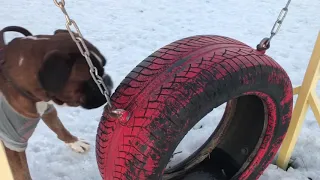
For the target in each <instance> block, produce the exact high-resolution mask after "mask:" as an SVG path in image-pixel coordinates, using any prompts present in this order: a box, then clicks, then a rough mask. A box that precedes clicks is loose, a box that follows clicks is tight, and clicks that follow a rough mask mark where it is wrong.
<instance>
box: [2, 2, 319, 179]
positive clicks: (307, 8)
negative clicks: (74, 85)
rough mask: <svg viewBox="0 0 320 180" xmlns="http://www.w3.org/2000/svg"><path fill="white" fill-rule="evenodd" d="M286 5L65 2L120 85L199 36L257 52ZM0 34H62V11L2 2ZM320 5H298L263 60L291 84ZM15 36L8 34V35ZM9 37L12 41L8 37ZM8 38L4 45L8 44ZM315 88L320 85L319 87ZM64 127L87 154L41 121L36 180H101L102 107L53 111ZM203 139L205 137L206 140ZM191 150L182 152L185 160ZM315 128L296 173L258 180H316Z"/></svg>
mask: <svg viewBox="0 0 320 180" xmlns="http://www.w3.org/2000/svg"><path fill="white" fill-rule="evenodd" d="M285 4H286V0H281V1H277V0H271V1H267V0H260V1H258V0H242V1H238V0H220V1H218V0H217V1H209V0H197V1H195V0H185V1H169V0H157V1H155V0H154V1H141V0H135V1H128V0H117V1H116V0H92V1H79V0H78V1H76V0H66V8H67V10H68V12H69V14H70V15H71V17H72V18H74V19H75V20H76V22H77V23H78V25H79V27H80V29H81V31H82V33H83V35H84V36H85V38H87V39H88V40H90V41H92V42H93V43H94V44H95V45H96V46H97V47H98V48H99V49H100V51H102V53H103V54H104V55H105V56H106V57H107V59H108V65H107V67H106V71H107V72H108V73H109V74H110V75H111V76H112V78H113V80H114V82H115V85H116V86H117V85H118V84H119V83H120V82H121V80H122V79H123V78H124V77H125V75H126V74H127V73H129V72H130V71H131V70H132V69H133V68H134V66H135V65H136V64H138V63H139V62H140V61H142V60H143V59H144V58H145V57H146V56H148V55H149V54H151V53H152V52H153V51H155V50H157V49H159V48H161V47H162V46H164V45H166V44H168V43H171V42H172V41H175V40H178V39H181V38H184V37H187V36H193V35H199V34H217V35H224V36H229V37H232V38H235V39H238V40H240V41H243V42H245V43H247V44H249V45H250V46H252V47H255V46H256V44H257V43H259V42H260V40H261V39H262V38H264V37H266V36H269V33H270V30H271V28H272V26H273V23H274V22H275V20H276V18H277V17H278V14H279V12H280V10H281V8H282V7H284V6H285ZM0 10H1V13H0V20H1V21H0V28H3V27H4V26H8V25H19V26H24V27H26V28H27V29H29V30H30V31H31V32H32V33H33V34H52V33H53V31H54V30H56V29H58V28H64V24H65V19H64V16H63V14H62V12H61V11H60V10H59V9H58V8H57V7H56V6H55V5H54V3H53V1H52V0H46V1H31V0H26V1H21V0H10V1H5V0H2V1H1V6H0ZM319 12H320V1H319V0H308V1H303V0H296V1H293V2H292V4H291V5H290V7H289V13H288V15H287V17H286V19H285V21H284V25H283V26H282V27H281V30H280V32H279V33H278V35H277V36H276V37H275V38H274V39H273V41H272V42H271V49H270V50H268V52H267V54H268V55H270V56H271V57H273V58H274V59H275V60H277V61H278V62H279V63H280V64H281V65H282V66H283V67H284V69H285V70H286V71H287V72H288V74H289V76H290V78H291V80H292V83H293V85H294V86H298V85H300V84H301V82H302V79H303V76H304V73H305V70H306V67H307V64H308V60H309V58H310V55H311V51H312V49H313V46H314V43H315V39H316V36H317V33H318V31H319V30H320V23H319V22H320V13H319ZM12 36H13V35H12ZM10 37H11V36H10ZM7 40H9V39H7ZM317 89H318V90H320V86H319V85H318V86H317ZM222 110H223V109H217V110H216V111H215V112H216V113H215V114H211V116H208V118H206V119H204V120H203V121H202V122H200V123H199V124H198V127H199V126H200V125H202V126H203V128H201V129H197V127H195V129H194V130H192V132H191V133H190V135H188V137H192V141H194V142H196V141H201V139H203V137H206V136H207V135H208V133H209V132H210V131H211V129H214V127H215V126H216V124H217V122H214V121H212V118H216V119H218V118H219V116H221V113H222ZM58 111H59V114H60V117H61V119H62V121H63V123H64V125H65V126H66V127H67V128H68V129H69V130H70V131H71V132H72V133H73V134H75V135H77V136H79V137H81V138H84V139H86V140H88V141H89V142H90V143H91V149H90V151H89V153H87V154H84V155H82V154H77V153H75V152H73V151H71V150H70V149H69V148H67V147H66V146H65V145H64V144H63V143H62V142H61V141H59V140H58V139H57V138H56V136H55V134H54V133H53V132H52V131H51V130H49V128H48V127H46V126H45V124H44V123H42V122H40V124H39V126H38V127H37V129H36V131H35V133H34V135H33V136H32V137H31V140H30V145H29V148H28V149H27V157H28V161H29V166H30V171H31V174H32V176H33V177H34V180H99V179H101V178H100V175H99V172H98V167H97V165H96V161H95V151H94V144H95V135H96V129H97V125H98V123H99V118H100V116H101V113H102V109H101V108H99V109H95V110H91V111H87V110H83V109H80V108H66V107H58ZM203 140H204V139H203ZM192 141H189V144H188V143H186V144H183V145H181V146H180V147H179V148H180V150H182V151H184V152H185V154H186V153H188V152H190V151H192V149H191V148H190V147H191V146H190V145H192V143H193V142H192ZM319 150H320V128H319V125H318V123H317V121H316V120H315V119H314V117H313V114H312V112H311V111H309V112H308V114H307V118H306V121H305V123H304V126H303V130H302V132H301V136H300V137H299V140H298V143H297V146H296V148H295V150H294V153H293V158H295V159H296V163H297V165H298V166H297V168H295V169H290V170H289V171H288V172H285V171H283V170H281V169H280V168H277V167H276V166H274V165H270V166H269V167H268V168H267V170H266V171H265V173H264V174H263V175H262V177H261V178H260V179H261V180H308V178H311V179H313V180H320V151H319Z"/></svg>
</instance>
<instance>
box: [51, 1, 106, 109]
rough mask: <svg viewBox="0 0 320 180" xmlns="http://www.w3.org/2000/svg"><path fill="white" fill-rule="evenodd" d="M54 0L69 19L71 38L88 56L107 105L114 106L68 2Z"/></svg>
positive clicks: (68, 25)
mask: <svg viewBox="0 0 320 180" xmlns="http://www.w3.org/2000/svg"><path fill="white" fill-rule="evenodd" d="M53 1H54V3H55V5H56V6H58V7H59V8H60V9H61V11H62V12H63V14H64V15H65V18H66V21H67V22H66V27H67V30H68V32H69V34H70V36H71V38H72V39H73V41H74V42H75V43H76V44H77V46H78V48H79V50H80V52H81V54H82V55H83V56H84V57H85V58H86V61H87V63H88V65H89V68H90V74H91V76H92V78H93V80H94V81H95V83H96V84H97V86H98V88H99V90H100V92H101V93H102V94H103V95H104V96H105V98H106V100H107V105H109V108H112V104H111V100H110V95H109V92H108V88H107V86H106V85H105V83H104V82H103V78H102V77H101V76H99V74H98V70H97V68H96V67H95V66H94V65H93V64H92V61H91V59H90V51H89V50H88V47H87V45H86V44H85V42H84V40H83V39H84V38H83V36H82V34H81V32H80V29H79V27H78V25H77V23H76V22H75V21H74V20H73V19H71V18H70V16H69V15H68V13H67V11H66V9H65V4H66V3H65V1H64V0H53ZM71 27H74V28H75V29H76V31H77V34H74V33H73V32H72V31H71ZM76 35H77V37H76Z"/></svg>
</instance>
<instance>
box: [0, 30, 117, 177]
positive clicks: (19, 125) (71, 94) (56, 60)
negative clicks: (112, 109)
mask: <svg viewBox="0 0 320 180" xmlns="http://www.w3.org/2000/svg"><path fill="white" fill-rule="evenodd" d="M8 31H15V32H19V33H22V34H24V36H23V37H17V38H14V39H13V40H11V41H10V42H9V43H8V44H5V41H4V33H5V32H8ZM85 43H86V45H87V47H88V49H89V51H90V59H91V60H92V63H93V65H94V66H95V67H96V68H97V70H98V74H99V75H100V76H101V77H103V80H104V82H105V84H106V85H107V86H108V88H109V90H111V89H112V88H113V87H112V86H113V83H112V80H111V78H110V76H108V75H107V74H105V73H104V66H105V64H106V60H105V58H104V57H103V55H102V54H101V53H100V52H99V50H98V49H97V48H96V47H95V46H94V45H93V44H91V43H90V42H88V41H87V40H85ZM0 91H1V95H0V143H1V142H2V143H3V145H4V147H5V151H6V154H7V157H8V161H9V165H10V167H11V170H12V173H13V176H14V179H15V180H30V179H32V178H31V175H30V172H29V168H28V163H27V158H26V153H25V150H26V148H27V145H28V139H29V138H30V137H31V135H32V134H33V132H34V130H35V128H36V126H37V123H38V122H39V120H40V119H42V120H43V121H44V123H45V124H46V125H47V126H48V127H49V128H50V129H51V130H52V131H53V132H54V133H55V134H56V135H57V138H59V139H60V140H61V141H63V142H64V143H65V144H66V145H68V146H69V147H70V148H71V149H72V150H74V151H76V152H78V153H83V152H86V151H88V149H89V143H88V142H86V141H85V140H83V139H82V138H79V137H76V136H74V135H73V134H72V133H70V132H69V131H68V130H67V129H66V128H65V127H64V126H63V124H62V123H61V121H60V119H59V117H58V113H57V110H56V109H55V106H54V104H57V105H67V106H70V107H82V108H84V109H88V110H89V109H94V108H98V107H100V106H102V105H104V104H105V103H106V99H105V97H104V96H103V95H102V94H101V92H100V90H99V89H98V87H97V85H96V84H95V82H94V80H93V78H92V77H91V75H90V72H89V66H88V64H87V62H86V60H85V58H84V57H83V56H82V55H81V53H80V51H79V50H78V47H77V45H76V44H75V42H74V41H73V40H72V38H71V36H70V34H69V33H68V31H67V30H62V29H58V30H56V31H55V32H54V33H53V35H36V36H33V35H32V34H31V33H30V32H29V31H28V30H27V29H25V28H23V27H19V26H8V27H5V28H4V29H2V30H1V31H0ZM109 93H110V92H109ZM0 176H1V175H0Z"/></svg>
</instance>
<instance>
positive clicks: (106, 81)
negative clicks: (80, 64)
mask: <svg viewBox="0 0 320 180" xmlns="http://www.w3.org/2000/svg"><path fill="white" fill-rule="evenodd" d="M102 79H103V82H104V84H105V85H106V86H107V88H108V89H109V94H111V91H112V89H113V82H112V79H111V77H110V76H109V75H108V74H104V75H103V77H102Z"/></svg>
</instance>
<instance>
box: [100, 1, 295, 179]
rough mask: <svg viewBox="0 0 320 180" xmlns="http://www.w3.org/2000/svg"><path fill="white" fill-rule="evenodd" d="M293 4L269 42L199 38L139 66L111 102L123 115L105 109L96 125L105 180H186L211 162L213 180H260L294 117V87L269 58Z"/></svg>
mask: <svg viewBox="0 0 320 180" xmlns="http://www.w3.org/2000/svg"><path fill="white" fill-rule="evenodd" d="M289 3H290V0H289V2H288V3H287V5H286V7H285V8H283V9H282V11H281V13H280V16H279V17H278V19H277V21H276V24H275V26H274V27H273V29H272V32H271V37H270V38H265V39H263V40H262V41H261V43H260V44H259V45H258V46H257V49H253V48H251V47H249V46H248V45H246V44H244V43H242V42H240V41H237V40H235V39H232V38H228V37H224V36H218V35H197V36H192V37H187V38H183V39H180V40H177V41H175V42H172V43H170V44H168V45H166V46H164V47H162V48H160V49H159V50H157V51H155V52H154V53H152V54H151V55H149V56H148V57H147V58H146V59H144V60H143V61H142V62H141V63H139V64H138V65H137V66H136V67H135V68H134V69H133V70H132V71H131V72H130V73H129V74H128V75H127V76H126V77H125V79H124V80H123V81H122V82H121V83H120V85H119V86H118V87H117V88H116V90H115V92H114V93H113V95H112V96H111V102H112V104H113V108H114V109H123V110H125V111H124V112H126V114H125V115H123V116H121V117H114V116H110V113H109V108H106V109H105V111H104V113H103V116H102V118H101V121H100V123H99V127H98V131H97V138H96V156H97V163H98V167H99V171H100V174H101V176H102V178H103V179H106V180H107V179H123V180H125V179H128V180H129V179H130V180H131V179H132V180H156V179H183V178H184V177H185V175H186V174H188V173H189V174H190V173H196V171H198V170H199V171H200V170H201V167H200V166H197V165H199V163H207V164H208V163H209V164H210V166H212V167H210V170H209V171H214V169H218V170H217V173H216V174H214V173H213V174H214V175H213V176H212V177H211V179H212V178H213V179H237V180H238V179H239V180H244V179H249V180H252V179H258V178H259V177H260V175H261V174H262V173H263V171H264V170H265V168H266V167H267V166H268V165H269V164H270V163H271V161H272V160H273V158H274V156H275V154H276V152H277V151H278V149H279V147H280V145H281V143H282V141H283V139H284V137H285V134H286V131H287V128H288V126H289V121H290V118H291V112H292V104H293V95H292V85H291V81H290V79H289V77H288V75H287V73H286V72H285V70H284V69H283V68H282V67H281V66H280V65H279V64H278V63H277V62H276V61H275V60H273V59H272V58H271V57H269V56H267V55H266V54H265V51H266V50H267V49H268V48H269V47H270V40H271V38H272V37H273V36H274V35H275V34H276V32H277V31H278V30H279V28H280V25H281V23H282V21H283V19H284V17H285V15H286V13H287V10H288V5H289ZM283 14H284V15H283ZM281 15H283V16H282V17H281ZM277 25H278V27H277V29H276V26H277ZM225 102H226V103H227V105H226V109H225V112H224V114H223V117H222V119H221V121H220V123H219V125H218V127H217V128H216V130H215V131H214V132H213V133H212V135H211V136H210V138H209V139H208V140H207V141H206V142H205V143H204V144H203V145H202V146H201V147H200V148H199V149H198V150H197V151H196V152H195V153H193V154H192V155H191V156H190V157H188V158H187V159H186V160H184V161H183V162H182V163H180V164H178V165H177V166H175V167H173V168H171V169H166V166H167V164H168V162H169V161H170V157H171V155H172V154H173V153H174V151H175V149H176V147H177V146H178V144H179V143H180V141H181V140H182V139H183V137H184V136H185V135H186V134H187V133H188V131H189V130H190V129H191V128H192V127H193V126H194V125H195V124H197V123H198V122H199V121H200V120H201V119H202V118H203V117H204V116H206V115H207V114H208V113H209V112H210V111H212V110H213V109H214V108H216V107H218V106H220V105H221V104H223V103H225ZM202 170H203V169H202ZM190 177H191V176H190ZM194 177H196V178H199V177H200V176H199V175H195V176H194ZM185 178H186V179H187V177H185ZM196 178H194V179H196ZM189 179H190V180H191V179H192V178H189Z"/></svg>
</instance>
